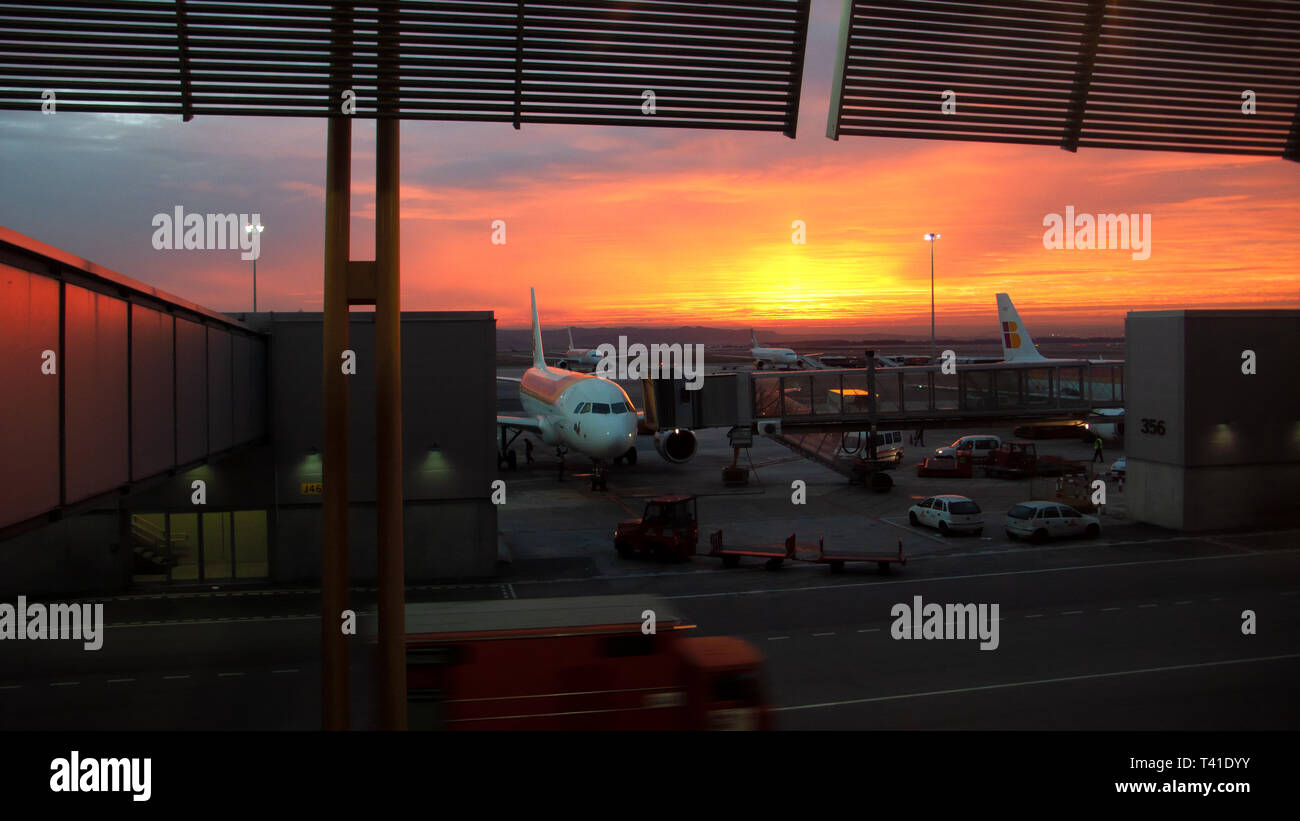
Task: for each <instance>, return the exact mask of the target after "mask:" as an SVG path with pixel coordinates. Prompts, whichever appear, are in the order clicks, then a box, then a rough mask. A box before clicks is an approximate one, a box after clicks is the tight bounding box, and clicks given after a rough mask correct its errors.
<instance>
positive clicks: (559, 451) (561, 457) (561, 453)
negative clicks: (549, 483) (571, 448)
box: [555, 447, 568, 482]
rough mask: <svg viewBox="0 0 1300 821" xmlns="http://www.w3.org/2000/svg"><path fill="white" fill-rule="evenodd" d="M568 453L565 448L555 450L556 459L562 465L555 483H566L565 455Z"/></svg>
mask: <svg viewBox="0 0 1300 821" xmlns="http://www.w3.org/2000/svg"><path fill="white" fill-rule="evenodd" d="M567 452H568V451H566V450H565V449H564V448H560V447H557V448H556V449H555V458H556V459H558V460H559V464H560V469H559V475H558V476H556V477H555V481H557V482H563V481H564V454H565V453H567Z"/></svg>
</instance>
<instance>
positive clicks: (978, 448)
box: [934, 435, 1002, 463]
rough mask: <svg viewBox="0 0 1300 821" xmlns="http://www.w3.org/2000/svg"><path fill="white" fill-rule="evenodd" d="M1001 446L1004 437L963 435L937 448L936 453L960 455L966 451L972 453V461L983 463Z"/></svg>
mask: <svg viewBox="0 0 1300 821" xmlns="http://www.w3.org/2000/svg"><path fill="white" fill-rule="evenodd" d="M1001 446H1002V438H1001V437H999V436H980V435H971V436H963V437H962V438H960V439H958V440H957V441H956V442H953V443H952V444H951V445H949V446H947V447H946V448H935V450H934V455H935V456H958V455H960V454H963V453H964V454H969V455H970V457H971V461H973V462H976V463H982V462H984V461H985V460H987V459H988V457H989V456H990V455H991V454H992V453H993V451H995V450H997V449H998V448H999V447H1001Z"/></svg>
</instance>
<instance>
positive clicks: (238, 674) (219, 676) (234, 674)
mask: <svg viewBox="0 0 1300 821" xmlns="http://www.w3.org/2000/svg"><path fill="white" fill-rule="evenodd" d="M242 675H243V673H217V678H228V677H230V676H242Z"/></svg>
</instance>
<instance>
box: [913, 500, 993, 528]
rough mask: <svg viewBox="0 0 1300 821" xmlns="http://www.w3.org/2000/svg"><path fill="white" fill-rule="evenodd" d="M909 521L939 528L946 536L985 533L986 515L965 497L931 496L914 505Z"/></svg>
mask: <svg viewBox="0 0 1300 821" xmlns="http://www.w3.org/2000/svg"><path fill="white" fill-rule="evenodd" d="M907 521H909V522H911V523H912V525H913V526H915V525H925V526H926V527H937V528H939V532H940V533H942V534H944V535H945V536H946V535H948V534H949V533H955V532H963V533H964V532H971V533H974V534H975V535H976V536H978V535H980V534H981V533H983V532H984V513H983V512H982V511H981V510H980V506H979V505H977V504H975V503H974V502H972V501H971V500H970V499H967V498H966V497H965V496H952V495H944V496H931V497H930V498H928V499H922V500H921V501H920V502H919V503H917V504H914V505H912V508H911V509H910V510H908V511H907Z"/></svg>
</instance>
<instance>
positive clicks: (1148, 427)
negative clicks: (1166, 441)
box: [1142, 419, 1165, 436]
mask: <svg viewBox="0 0 1300 821" xmlns="http://www.w3.org/2000/svg"><path fill="white" fill-rule="evenodd" d="M1142 432H1143V433H1154V434H1155V435H1156V436H1164V435H1165V420H1163V419H1143V420H1142Z"/></svg>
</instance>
